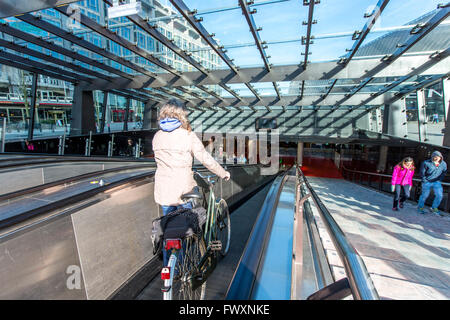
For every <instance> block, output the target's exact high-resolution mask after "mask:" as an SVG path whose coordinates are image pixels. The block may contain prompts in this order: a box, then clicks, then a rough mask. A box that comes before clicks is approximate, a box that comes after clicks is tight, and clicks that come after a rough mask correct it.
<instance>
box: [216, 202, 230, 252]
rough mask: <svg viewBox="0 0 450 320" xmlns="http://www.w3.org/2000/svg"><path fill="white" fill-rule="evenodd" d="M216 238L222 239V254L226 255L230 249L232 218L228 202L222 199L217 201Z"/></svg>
mask: <svg viewBox="0 0 450 320" xmlns="http://www.w3.org/2000/svg"><path fill="white" fill-rule="evenodd" d="M216 238H217V240H220V242H221V244H222V249H221V250H220V254H221V255H222V257H224V256H225V255H226V254H227V253H228V250H229V249H230V239H231V219H230V212H229V210H228V205H227V202H226V201H225V200H224V199H220V200H219V201H217V203H216Z"/></svg>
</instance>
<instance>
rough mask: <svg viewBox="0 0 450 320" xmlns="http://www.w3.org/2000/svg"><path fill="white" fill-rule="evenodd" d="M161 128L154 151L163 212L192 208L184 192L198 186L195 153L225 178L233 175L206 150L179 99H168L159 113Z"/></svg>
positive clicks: (157, 193) (156, 200)
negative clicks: (194, 170) (193, 161)
mask: <svg viewBox="0 0 450 320" xmlns="http://www.w3.org/2000/svg"><path fill="white" fill-rule="evenodd" d="M158 122H159V127H160V129H161V130H158V132H156V134H155V136H154V138H153V151H154V153H155V161H156V166H157V167H156V174H155V191H154V194H155V202H156V203H158V204H159V205H161V207H162V211H163V215H166V214H168V213H169V212H172V211H174V210H177V209H179V208H181V207H184V208H192V206H191V203H190V202H188V203H184V202H183V200H181V196H182V195H183V194H185V193H188V192H190V191H192V189H193V188H194V187H195V186H196V183H195V180H194V177H193V172H192V160H193V156H194V157H195V158H196V159H197V160H199V161H200V162H201V163H202V164H203V165H204V166H205V167H206V168H207V169H208V170H210V171H211V172H213V173H214V174H216V175H217V176H219V177H220V178H222V179H225V180H228V179H230V173H229V172H228V171H225V170H224V169H223V168H222V167H221V166H220V164H219V163H218V162H217V161H215V160H214V158H213V157H212V156H211V155H210V154H209V153H208V152H207V151H206V150H205V147H204V146H203V144H202V142H201V141H200V139H199V138H198V137H197V135H196V134H195V133H194V132H192V129H191V126H190V124H189V121H188V119H187V108H186V107H185V106H184V104H183V103H181V102H180V101H178V100H176V99H171V100H169V101H168V102H167V103H166V104H165V105H164V106H163V107H162V108H161V110H160V113H159V117H158Z"/></svg>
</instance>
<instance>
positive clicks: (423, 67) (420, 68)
mask: <svg viewBox="0 0 450 320" xmlns="http://www.w3.org/2000/svg"><path fill="white" fill-rule="evenodd" d="M449 56H450V48H447V49H446V50H444V51H442V52H439V53H435V54H433V55H431V56H430V58H429V61H427V62H426V63H424V64H422V65H421V66H418V67H417V68H415V69H414V70H413V71H411V72H410V73H408V74H407V75H405V76H402V77H400V78H399V79H397V80H396V81H394V82H392V83H391V84H390V85H388V86H386V87H385V88H384V89H382V90H380V91H379V92H377V93H374V94H371V97H370V98H368V99H366V100H363V101H361V103H360V104H359V105H358V106H363V105H365V104H367V103H368V102H370V101H371V100H372V99H375V98H376V97H378V96H380V95H382V94H385V93H386V92H388V91H390V90H392V89H394V88H395V87H397V86H398V85H400V84H401V83H403V82H405V81H407V80H409V79H411V78H412V77H413V76H416V75H420V74H421V73H423V72H425V71H426V70H427V69H429V68H431V67H432V66H434V65H435V64H436V63H438V62H440V61H442V60H443V59H446V58H448V57H449ZM435 77H438V78H442V75H435Z"/></svg>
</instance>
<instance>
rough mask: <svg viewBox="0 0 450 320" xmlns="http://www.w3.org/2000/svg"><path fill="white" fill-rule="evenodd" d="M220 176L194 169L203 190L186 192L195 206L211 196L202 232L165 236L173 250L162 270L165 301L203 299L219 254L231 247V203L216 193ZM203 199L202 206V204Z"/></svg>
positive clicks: (168, 246)
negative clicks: (200, 191) (183, 237)
mask: <svg viewBox="0 0 450 320" xmlns="http://www.w3.org/2000/svg"><path fill="white" fill-rule="evenodd" d="M216 178H217V176H215V175H210V176H203V175H201V174H200V173H198V172H194V179H195V180H196V181H197V184H198V186H199V187H201V188H202V190H203V193H199V192H198V191H194V192H190V193H187V194H185V195H183V196H182V197H181V198H182V199H183V200H188V201H191V203H192V204H193V209H196V208H200V207H203V208H204V207H205V204H206V203H205V202H206V196H205V195H206V193H209V195H208V201H207V210H206V221H205V224H204V225H203V226H202V232H201V234H200V235H197V234H193V235H192V236H188V237H186V238H185V239H166V241H165V245H164V248H165V249H166V250H171V254H170V258H169V262H168V264H167V266H165V267H163V269H162V270H161V279H162V280H164V287H163V288H162V291H163V299H164V300H203V299H204V298H205V294H206V280H207V278H208V277H209V275H210V274H211V273H212V272H213V271H214V269H215V267H216V265H217V261H218V258H219V256H220V257H224V256H225V255H226V254H227V253H228V251H229V248H230V237H231V224H230V222H231V220H230V213H229V210H228V205H227V203H226V201H225V200H224V199H221V198H217V199H216V197H215V195H214V190H213V187H214V184H215V183H216V182H217V179H216ZM198 200H203V206H202V205H200V204H199V202H200V201H198Z"/></svg>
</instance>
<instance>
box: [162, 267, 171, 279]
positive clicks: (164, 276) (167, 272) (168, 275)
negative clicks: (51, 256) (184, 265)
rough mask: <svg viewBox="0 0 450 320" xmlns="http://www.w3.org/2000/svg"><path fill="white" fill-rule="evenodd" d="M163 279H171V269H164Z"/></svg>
mask: <svg viewBox="0 0 450 320" xmlns="http://www.w3.org/2000/svg"><path fill="white" fill-rule="evenodd" d="M161 279H162V280H169V279H170V267H164V268H162V270H161Z"/></svg>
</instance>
